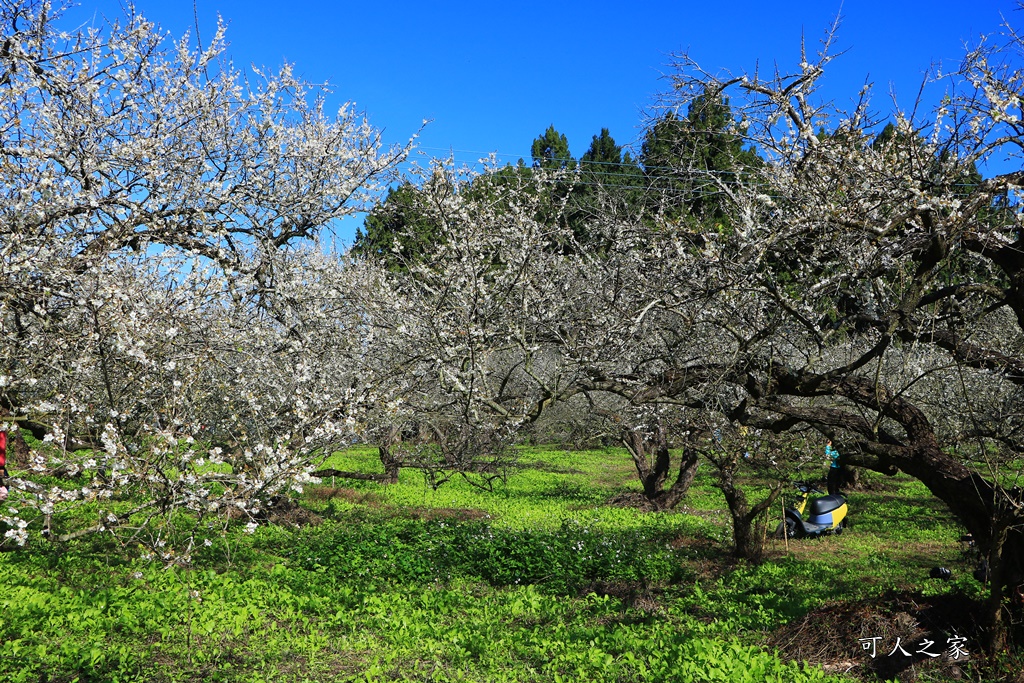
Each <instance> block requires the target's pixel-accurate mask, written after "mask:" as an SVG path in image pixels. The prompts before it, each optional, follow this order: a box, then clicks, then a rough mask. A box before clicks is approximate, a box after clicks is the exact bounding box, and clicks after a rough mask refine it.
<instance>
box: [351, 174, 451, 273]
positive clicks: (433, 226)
mask: <svg viewBox="0 0 1024 683" xmlns="http://www.w3.org/2000/svg"><path fill="white" fill-rule="evenodd" d="M428 209H429V207H428V205H427V196H426V195H425V194H424V193H423V191H422V190H420V189H419V188H417V187H416V186H415V185H413V184H412V183H408V182H406V183H403V184H402V185H399V186H398V187H394V188H391V190H389V191H388V196H387V198H386V199H385V200H384V201H383V202H382V203H380V204H378V205H377V206H375V207H374V208H373V210H372V211H371V212H370V214H369V215H368V216H367V217H366V220H365V222H364V223H363V229H362V230H356V239H355V243H354V244H353V245H352V251H351V253H352V255H353V256H356V257H357V258H376V259H380V260H382V261H384V262H385V263H388V264H389V265H390V266H392V267H393V268H398V269H401V268H404V267H405V266H404V264H407V263H412V262H415V261H416V260H418V259H419V258H420V256H421V255H422V253H423V252H424V251H426V250H427V249H429V248H430V246H431V245H432V244H434V243H435V242H436V240H437V238H438V235H439V234H440V229H439V227H438V224H437V221H436V220H435V218H434V217H433V216H432V215H431V213H430V211H429V210H428ZM396 246H397V250H396Z"/></svg>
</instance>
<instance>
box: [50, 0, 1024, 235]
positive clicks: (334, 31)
mask: <svg viewBox="0 0 1024 683" xmlns="http://www.w3.org/2000/svg"><path fill="white" fill-rule="evenodd" d="M119 7H120V4H119V2H117V0H81V4H80V6H79V7H77V8H74V9H73V10H71V11H70V12H68V13H67V15H66V16H65V19H64V22H63V24H64V26H65V27H68V26H77V25H80V24H82V23H91V22H96V23H102V17H103V16H104V15H106V16H108V17H113V16H117V15H118V14H119V13H120V9H119ZM136 7H137V8H138V9H139V10H140V11H141V12H142V13H143V14H144V15H145V16H147V17H148V18H150V19H152V20H154V21H156V22H157V23H159V24H160V25H161V26H162V27H163V28H165V29H167V30H169V31H170V32H171V34H172V35H174V36H179V35H181V34H182V33H183V32H184V31H186V30H191V31H192V32H193V33H194V27H195V21H194V17H193V2H192V0H142V1H140V2H138V4H137V5H136ZM195 7H196V9H197V12H198V20H199V32H200V37H201V38H203V39H204V40H206V39H208V38H209V37H210V36H211V35H212V34H213V30H214V27H215V25H216V20H217V16H218V14H219V15H220V16H221V17H223V18H224V20H225V21H226V22H227V23H228V33H227V38H228V41H229V43H230V46H229V49H228V52H229V55H230V56H231V57H232V58H233V60H234V61H235V64H236V65H238V66H240V67H247V66H248V65H249V64H250V63H253V64H256V65H263V66H270V67H276V66H279V65H280V64H281V63H282V62H283V61H285V60H287V61H289V62H291V63H292V64H294V65H295V71H296V73H297V74H298V75H300V76H302V77H304V78H305V79H307V80H309V81H314V82H322V81H327V82H329V83H330V87H331V89H332V94H331V95H330V99H329V102H330V103H331V104H333V105H334V106H333V107H331V108H332V109H333V108H336V106H337V105H340V104H341V103H342V102H345V101H348V100H353V101H355V102H356V103H357V104H358V106H359V108H360V109H362V110H364V111H366V113H367V114H368V116H369V119H370V121H371V123H373V124H374V125H376V126H377V127H379V128H382V129H384V137H385V140H387V141H388V142H403V141H405V140H407V139H408V138H409V136H411V135H412V134H413V133H415V132H416V131H417V129H419V127H420V124H421V122H422V121H423V120H424V119H431V120H432V122H431V123H430V124H429V125H428V126H427V127H426V128H425V129H424V131H423V133H422V135H421V136H420V138H419V143H418V144H419V147H420V149H421V151H422V152H423V153H425V154H427V155H430V156H447V155H448V153H449V150H454V154H455V158H456V160H457V161H460V162H472V161H474V160H476V159H477V158H479V157H480V156H482V155H484V154H487V153H491V152H496V153H498V154H499V160H500V161H503V162H504V161H508V162H514V161H515V160H516V159H518V158H520V157H524V158H527V159H529V154H530V143H531V141H532V140H533V138H534V137H536V136H537V135H539V134H541V133H542V132H543V131H544V129H545V128H547V126H548V125H550V124H554V125H555V127H556V128H557V129H558V130H559V131H560V132H562V133H564V134H566V136H567V137H568V139H569V145H570V148H571V150H572V152H573V154H575V155H577V156H578V155H580V154H582V153H583V152H584V151H585V150H586V148H587V146H588V145H589V144H590V139H591V136H592V135H594V134H596V133H598V132H599V131H600V129H601V128H602V127H606V128H609V129H610V130H611V133H612V135H613V136H614V137H615V139H616V140H617V141H618V142H619V143H620V144H635V145H636V147H637V148H639V140H640V137H641V135H642V125H643V121H644V113H645V111H648V110H649V109H650V107H651V106H652V105H653V103H654V96H655V94H656V93H657V92H659V91H662V90H665V89H666V88H667V87H668V83H667V81H665V80H663V79H662V75H663V74H664V73H665V72H666V70H667V67H666V64H667V63H668V61H669V54H670V53H672V52H677V51H684V50H685V51H688V52H689V53H690V55H691V56H692V57H694V58H695V59H697V61H698V62H700V64H701V65H702V66H703V67H705V68H706V69H709V70H713V71H716V70H719V69H729V70H732V71H739V70H744V69H745V70H751V69H753V68H754V67H755V66H756V65H758V64H759V65H760V66H761V68H762V69H767V68H773V65H774V64H775V63H778V64H779V65H780V66H781V67H783V68H786V69H791V68H793V67H794V65H795V64H796V63H797V62H798V61H799V49H800V40H801V36H803V37H804V38H805V39H806V42H807V45H808V49H809V50H810V49H817V47H818V45H819V41H820V39H821V38H822V37H823V36H824V34H825V31H826V29H827V28H828V27H829V26H830V25H831V23H832V21H833V19H834V18H835V17H836V15H837V14H839V15H841V16H842V18H843V20H842V25H841V29H840V33H839V40H838V48H839V49H840V50H846V54H845V55H843V56H842V57H840V58H839V59H838V60H836V61H835V62H833V67H832V70H831V72H829V73H828V75H827V78H826V81H825V88H824V89H823V91H822V93H823V96H825V97H827V98H829V99H833V100H835V101H836V102H837V103H838V104H840V105H845V104H848V103H849V102H850V101H851V98H853V97H854V96H855V95H856V93H857V91H858V90H859V88H860V87H861V86H862V85H863V84H864V82H865V80H870V81H871V82H872V83H874V95H873V97H872V102H873V104H874V108H875V109H876V110H877V111H878V112H880V113H886V112H888V111H890V110H891V108H892V102H891V98H890V96H889V93H890V92H891V91H895V92H896V93H897V95H898V98H899V101H900V103H901V105H902V106H908V105H909V104H910V103H911V102H912V101H913V99H914V97H915V96H916V95H917V92H918V88H919V86H920V84H921V80H922V78H923V76H924V72H925V71H926V70H927V69H928V67H929V66H930V65H931V64H933V63H937V62H942V63H943V64H945V65H946V66H947V67H951V66H955V65H956V63H957V62H958V60H959V58H960V57H961V56H962V54H963V46H964V44H965V43H971V44H973V43H975V42H976V41H977V39H978V37H979V36H980V35H982V34H989V33H993V32H996V31H998V30H999V27H1000V24H1001V22H1002V17H1004V16H1005V17H1006V18H1008V19H1010V20H1011V21H1012V22H1014V23H1016V24H1017V25H1018V26H1022V25H1024V15H1022V13H1021V12H1020V11H1018V10H1016V3H1015V2H1014V1H1013V0H975V1H973V2H968V1H964V0H933V1H931V2H924V1H920V0H889V1H888V2H880V1H876V0H846V2H845V3H840V2H837V1H832V0H810V1H807V2H802V3H777V2H764V1H763V0H761V1H760V2H752V1H748V0H736V1H733V2H729V3H713V2H708V1H707V0H703V1H701V2H668V1H656V0H635V1H634V2H630V3H625V2H621V3H620V2H600V1H593V2H586V3H583V2H560V3H559V2H552V3H550V4H549V3H541V2H529V1H524V2H514V1H503V2H495V3H488V2H479V1H478V2H473V3H464V2H450V3H445V2H415V3H414V2H403V1H398V0H388V1H387V2H382V1H379V0H378V1H377V2H361V3H351V2H331V1H327V0H309V1H304V0H292V1H291V2H281V1H280V0H276V1H274V2H269V1H266V0H244V1H243V0H195ZM351 229H352V230H353V231H354V227H353V228H351ZM342 237H343V238H344V237H345V235H342Z"/></svg>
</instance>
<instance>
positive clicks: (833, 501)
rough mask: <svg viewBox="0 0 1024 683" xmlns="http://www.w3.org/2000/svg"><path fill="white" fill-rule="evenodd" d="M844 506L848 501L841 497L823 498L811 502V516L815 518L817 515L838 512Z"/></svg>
mask: <svg viewBox="0 0 1024 683" xmlns="http://www.w3.org/2000/svg"><path fill="white" fill-rule="evenodd" d="M843 505H846V499H845V498H843V497H842V496H840V495H831V496H822V497H821V498H815V499H814V500H812V501H811V511H810V516H811V517H815V516H817V515H824V514H826V513H829V512H832V511H833V510H838V509H839V508H841V507H842V506H843Z"/></svg>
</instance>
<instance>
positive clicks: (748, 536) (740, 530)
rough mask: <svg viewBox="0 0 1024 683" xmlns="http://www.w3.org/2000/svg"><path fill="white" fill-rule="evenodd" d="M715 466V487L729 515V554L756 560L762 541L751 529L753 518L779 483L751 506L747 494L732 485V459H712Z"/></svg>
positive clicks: (768, 505) (773, 495)
mask: <svg viewBox="0 0 1024 683" xmlns="http://www.w3.org/2000/svg"><path fill="white" fill-rule="evenodd" d="M713 464H714V465H715V466H716V467H717V468H718V488H720V489H721V490H722V494H723V495H724V496H725V503H726V505H727V506H728V508H729V515H730V516H731V517H732V539H733V544H734V545H733V554H734V555H735V556H736V557H738V558H741V559H744V560H750V561H752V562H759V561H760V560H761V556H762V554H763V553H764V544H763V543H762V542H761V539H760V538H758V537H757V534H756V533H755V532H754V522H755V521H756V520H757V518H758V517H760V516H761V515H763V514H765V513H766V512H767V511H768V509H769V508H771V506H772V504H773V503H774V502H775V501H776V500H777V499H778V497H779V495H780V494H781V493H782V487H781V486H776V487H775V488H773V489H772V490H771V492H769V494H768V496H767V497H766V498H765V499H764V500H762V501H761V502H759V503H757V504H756V505H754V506H753V507H751V506H750V504H749V503H748V502H747V494H746V493H745V492H744V491H743V489H740V488H737V487H736V476H735V475H736V466H737V463H736V462H735V461H728V462H722V461H717V462H715V461H713Z"/></svg>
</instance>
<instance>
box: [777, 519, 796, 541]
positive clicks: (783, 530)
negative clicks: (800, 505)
mask: <svg viewBox="0 0 1024 683" xmlns="http://www.w3.org/2000/svg"><path fill="white" fill-rule="evenodd" d="M774 536H775V538H785V537H787V536H788V537H789V538H796V522H794V521H793V520H791V519H787V520H786V523H785V526H783V523H782V522H779V525H778V526H777V527H775V534H774Z"/></svg>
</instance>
